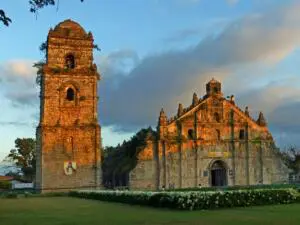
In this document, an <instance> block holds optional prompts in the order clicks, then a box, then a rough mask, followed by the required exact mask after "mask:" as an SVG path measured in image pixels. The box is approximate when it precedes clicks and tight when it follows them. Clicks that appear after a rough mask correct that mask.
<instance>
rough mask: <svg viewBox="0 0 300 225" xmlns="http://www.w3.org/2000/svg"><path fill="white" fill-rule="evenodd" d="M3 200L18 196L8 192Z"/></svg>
mask: <svg viewBox="0 0 300 225" xmlns="http://www.w3.org/2000/svg"><path fill="white" fill-rule="evenodd" d="M3 197H4V198H18V194H17V193H15V192H8V193H5V194H4V195H3Z"/></svg>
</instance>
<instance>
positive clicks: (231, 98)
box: [230, 95, 235, 104]
mask: <svg viewBox="0 0 300 225" xmlns="http://www.w3.org/2000/svg"><path fill="white" fill-rule="evenodd" d="M234 100H235V98H234V95H231V96H230V102H231V103H232V104H235V101H234Z"/></svg>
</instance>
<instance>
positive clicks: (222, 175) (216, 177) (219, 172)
mask: <svg viewBox="0 0 300 225" xmlns="http://www.w3.org/2000/svg"><path fill="white" fill-rule="evenodd" d="M210 181H211V186H214V187H216V186H217V187H219V186H226V185H227V169H226V165H225V163H224V162H223V161H221V160H217V161H215V162H214V163H213V164H212V165H211V167H210Z"/></svg>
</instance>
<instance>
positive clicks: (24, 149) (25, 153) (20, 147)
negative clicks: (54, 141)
mask: <svg viewBox="0 0 300 225" xmlns="http://www.w3.org/2000/svg"><path fill="white" fill-rule="evenodd" d="M35 145H36V142H35V140H34V139H33V138H17V139H16V140H15V149H12V150H10V153H9V155H8V157H9V158H11V159H12V160H14V162H15V163H16V165H17V166H18V167H20V168H21V170H22V172H23V174H24V178H25V179H27V180H30V181H33V178H34V175H35V164H36V155H35Z"/></svg>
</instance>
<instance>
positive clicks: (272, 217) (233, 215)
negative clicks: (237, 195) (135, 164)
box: [0, 197, 300, 225]
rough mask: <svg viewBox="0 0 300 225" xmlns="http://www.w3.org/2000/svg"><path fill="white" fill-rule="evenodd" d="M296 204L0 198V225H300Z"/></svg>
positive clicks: (298, 207)
mask: <svg viewBox="0 0 300 225" xmlns="http://www.w3.org/2000/svg"><path fill="white" fill-rule="evenodd" d="M299 212H300V204H290V205H274V206H264V207H261V206H260V207H249V208H234V209H222V210H211V211H171V210H166V209H155V208H148V207H139V206H130V205H123V204H118V203H108V202H101V201H96V200H95V201H94V200H84V199H77V198H68V197H53V198H45V197H44V198H21V199H0V224H1V225H25V224H26V225H27V224H28V225H36V224H38V225H48V224H49V225H58V224H60V225H69V224H70V225H77V224H78V225H93V224H101V225H113V224H122V225H127V224H128V225H129V224H130V225H135V224H142V225H148V224H149V225H161V224H163V225H173V224H174V225H184V224H186V225H192V224H193V225H194V224H199V225H215V224H220V225H227V224H228V225H235V224H237V225H241V224H243V225H247V224H249V225H252V224H257V225H261V224H264V225H268V224H272V225H276V224H280V225H281V224H289V225H294V224H295V225H299V224H300V213H299Z"/></svg>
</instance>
